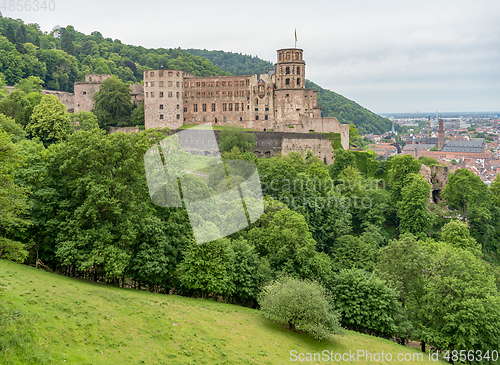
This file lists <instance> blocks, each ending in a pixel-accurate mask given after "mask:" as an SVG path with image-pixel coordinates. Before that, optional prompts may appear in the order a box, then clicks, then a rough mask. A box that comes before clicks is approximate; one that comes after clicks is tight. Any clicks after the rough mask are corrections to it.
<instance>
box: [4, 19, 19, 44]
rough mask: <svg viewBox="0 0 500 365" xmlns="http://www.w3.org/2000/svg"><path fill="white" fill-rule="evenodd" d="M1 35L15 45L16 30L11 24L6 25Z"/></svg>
mask: <svg viewBox="0 0 500 365" xmlns="http://www.w3.org/2000/svg"><path fill="white" fill-rule="evenodd" d="M3 35H4V36H5V37H6V38H7V39H8V40H9V42H10V43H16V30H15V29H14V26H13V25H12V23H11V22H9V23H8V24H7V27H6V28H5V30H4V31H3Z"/></svg>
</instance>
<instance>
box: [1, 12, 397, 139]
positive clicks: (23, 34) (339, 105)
mask: <svg viewBox="0 0 500 365" xmlns="http://www.w3.org/2000/svg"><path fill="white" fill-rule="evenodd" d="M0 33H1V35H2V36H0V72H1V73H3V74H4V76H5V81H6V83H7V85H15V84H16V83H18V82H19V81H20V80H21V79H23V78H27V77H29V76H37V77H39V78H40V79H41V80H43V82H44V85H43V87H44V88H46V89H49V90H61V91H69V92H73V85H74V83H75V82H77V81H83V80H84V77H85V74H86V73H107V74H112V75H115V76H117V77H118V78H120V79H121V80H122V81H124V82H127V83H136V82H141V81H142V74H143V71H144V70H147V69H158V68H160V67H161V66H163V67H165V68H171V69H178V70H184V71H188V72H191V73H193V74H195V75H196V76H215V75H229V74H234V75H252V74H255V73H264V72H267V71H268V70H269V69H273V68H274V65H273V64H272V63H271V62H268V61H264V60H262V59H260V58H258V57H256V56H253V57H252V56H247V55H242V54H238V53H231V52H224V51H207V50H196V49H188V50H181V49H172V48H157V49H152V48H150V49H148V48H144V47H141V46H132V45H126V44H123V43H122V42H121V41H120V40H119V39H114V40H113V39H111V38H104V36H103V35H102V34H101V33H99V32H98V31H95V32H92V33H91V34H90V35H85V34H83V33H81V32H78V31H77V30H75V29H74V27H73V26H71V25H68V26H67V27H65V28H58V29H54V30H53V31H51V32H50V33H48V34H45V33H44V32H42V31H41V29H40V27H39V26H38V24H24V23H23V22H22V21H21V20H20V19H17V20H14V19H10V18H0ZM58 34H59V38H57V37H55V36H57V35H58ZM306 86H307V87H309V88H314V89H315V90H318V104H319V105H320V106H322V107H323V116H325V117H336V118H337V119H338V120H339V121H340V122H341V123H354V124H355V125H356V126H357V127H358V129H359V131H360V133H376V134H380V133H383V132H386V131H388V130H389V128H390V122H389V121H388V120H387V119H384V118H382V117H380V116H378V115H376V114H374V113H372V112H370V111H369V110H367V109H365V108H363V107H361V106H360V105H358V104H356V103H355V102H353V101H351V100H348V99H346V98H345V97H343V96H341V95H339V94H336V93H334V92H332V91H330V90H326V89H322V88H321V87H319V86H318V85H316V84H314V83H312V82H310V81H308V82H307V83H306Z"/></svg>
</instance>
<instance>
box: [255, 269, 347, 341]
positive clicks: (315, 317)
mask: <svg viewBox="0 0 500 365" xmlns="http://www.w3.org/2000/svg"><path fill="white" fill-rule="evenodd" d="M258 302H259V304H260V307H261V311H262V313H263V314H264V316H265V317H266V318H269V319H271V320H273V321H277V322H280V323H287V324H288V325H289V328H290V329H297V330H301V331H304V332H307V333H309V334H310V335H312V336H313V337H314V338H316V339H318V340H322V339H326V338H329V337H330V336H331V335H333V334H336V333H342V328H341V327H340V324H339V321H340V315H339V314H338V313H337V312H335V311H334V310H333V309H332V305H331V297H330V296H329V295H328V294H327V292H326V289H325V288H323V287H322V286H321V285H319V284H318V283H316V282H313V281H308V280H299V279H295V278H292V277H287V276H285V277H281V278H280V279H278V280H276V281H274V282H272V283H271V284H270V285H268V286H266V287H264V289H263V290H262V292H261V293H260V295H259V298H258Z"/></svg>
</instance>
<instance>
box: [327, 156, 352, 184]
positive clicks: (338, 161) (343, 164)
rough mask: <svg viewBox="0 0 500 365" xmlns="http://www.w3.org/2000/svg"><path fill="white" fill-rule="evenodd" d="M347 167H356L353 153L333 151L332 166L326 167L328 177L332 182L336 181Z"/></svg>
mask: <svg viewBox="0 0 500 365" xmlns="http://www.w3.org/2000/svg"><path fill="white" fill-rule="evenodd" d="M349 166H350V167H354V168H357V167H358V166H357V164H356V157H355V156H354V153H353V152H352V151H349V150H347V151H344V150H342V149H340V150H337V151H335V160H334V162H333V164H332V165H329V166H328V172H329V174H330V177H331V178H332V179H334V180H335V179H337V176H338V175H340V173H341V172H342V171H344V169H345V168H347V167H349Z"/></svg>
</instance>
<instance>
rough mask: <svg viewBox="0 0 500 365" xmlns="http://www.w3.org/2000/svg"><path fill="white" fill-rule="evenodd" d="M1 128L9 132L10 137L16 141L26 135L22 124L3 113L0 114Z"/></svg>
mask: <svg viewBox="0 0 500 365" xmlns="http://www.w3.org/2000/svg"><path fill="white" fill-rule="evenodd" d="M0 129H3V130H4V131H5V132H7V133H9V135H10V138H11V140H12V142H14V143H18V142H20V141H22V140H23V139H24V138H25V136H26V133H25V132H24V129H23V127H22V126H21V125H20V124H17V123H16V122H15V121H14V120H13V119H12V118H9V117H6V116H5V115H3V114H0Z"/></svg>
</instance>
